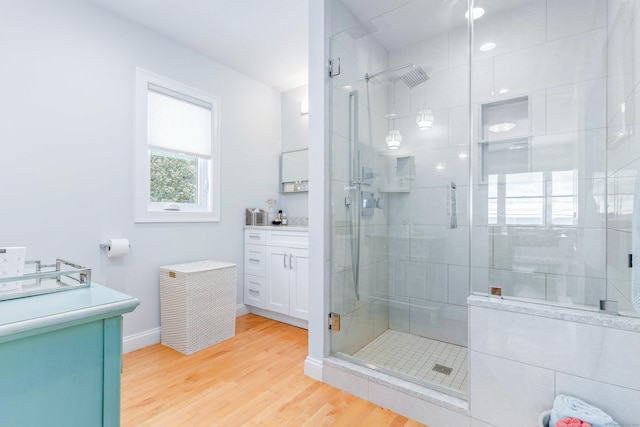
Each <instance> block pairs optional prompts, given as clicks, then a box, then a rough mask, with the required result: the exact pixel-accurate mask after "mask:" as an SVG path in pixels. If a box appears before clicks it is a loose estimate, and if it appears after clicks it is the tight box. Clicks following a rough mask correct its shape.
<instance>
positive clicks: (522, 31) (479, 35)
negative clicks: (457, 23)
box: [473, 0, 546, 60]
mask: <svg viewBox="0 0 640 427" xmlns="http://www.w3.org/2000/svg"><path fill="white" fill-rule="evenodd" d="M485 7H486V9H487V13H486V14H485V16H484V17H483V18H482V19H478V20H476V21H474V46H473V48H474V50H473V56H474V59H480V60H481V59H485V58H489V57H493V56H498V55H504V54H505V53H508V52H513V51H516V50H522V49H524V48H527V47H530V46H534V45H539V44H542V43H544V42H545V28H546V16H545V12H546V4H545V1H541V0H536V1H530V2H526V3H521V4H520V5H519V7H516V8H513V9H511V10H508V11H506V12H503V13H501V14H495V12H494V10H492V9H491V5H490V4H487V5H486V6H485ZM488 42H493V43H495V44H496V47H495V48H494V49H493V50H490V51H488V52H481V51H480V50H479V47H480V46H482V45H483V44H485V43H488Z"/></svg>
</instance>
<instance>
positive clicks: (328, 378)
mask: <svg viewBox="0 0 640 427" xmlns="http://www.w3.org/2000/svg"><path fill="white" fill-rule="evenodd" d="M322 381H323V382H325V383H327V384H329V385H330V386H332V387H336V388H339V389H340V390H344V391H346V392H347V393H351V394H353V395H354V396H358V397H359V398H361V399H365V400H368V399H369V381H368V380H366V379H365V378H362V377H359V376H357V375H353V374H350V373H348V372H345V371H343V370H342V369H337V368H334V367H333V366H328V365H326V364H325V365H324V366H323V368H322Z"/></svg>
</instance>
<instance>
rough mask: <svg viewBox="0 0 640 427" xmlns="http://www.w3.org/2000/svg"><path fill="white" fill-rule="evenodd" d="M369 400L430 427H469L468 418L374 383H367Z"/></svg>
mask: <svg viewBox="0 0 640 427" xmlns="http://www.w3.org/2000/svg"><path fill="white" fill-rule="evenodd" d="M369 398H370V401H371V402H372V403H374V404H376V405H380V406H382V407H384V408H389V409H391V410H392V411H394V412H396V413H398V414H400V415H404V416H405V417H407V418H410V419H412V420H416V421H418V422H419V423H423V424H425V425H429V426H430V427H469V425H470V420H469V416H467V415H463V414H460V413H458V412H454V411H452V410H449V409H446V408H443V407H442V406H438V405H434V404H433V403H430V402H427V401H425V400H422V399H418V398H417V397H415V396H412V395H409V394H407V393H402V392H400V391H398V390H394V389H392V388H389V387H385V386H384V385H381V384H377V383H375V382H370V383H369Z"/></svg>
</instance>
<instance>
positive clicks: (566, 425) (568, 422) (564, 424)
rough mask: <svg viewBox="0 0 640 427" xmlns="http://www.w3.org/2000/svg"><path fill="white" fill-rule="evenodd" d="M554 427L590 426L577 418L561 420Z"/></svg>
mask: <svg viewBox="0 0 640 427" xmlns="http://www.w3.org/2000/svg"><path fill="white" fill-rule="evenodd" d="M556 427H591V424H589V423H587V422H584V421H582V420H579V419H577V418H562V419H560V420H558V422H557V423H556Z"/></svg>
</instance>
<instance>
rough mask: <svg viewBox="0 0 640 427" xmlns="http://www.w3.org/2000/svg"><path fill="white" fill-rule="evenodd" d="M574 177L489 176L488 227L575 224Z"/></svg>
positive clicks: (560, 173)
mask: <svg viewBox="0 0 640 427" xmlns="http://www.w3.org/2000/svg"><path fill="white" fill-rule="evenodd" d="M575 175H576V174H575V171H573V170H567V171H552V172H525V173H512V174H493V175H489V176H488V179H487V186H488V188H487V191H488V193H487V214H488V224H489V225H532V226H558V225H560V226H572V225H575V224H576V221H577V213H576V208H577V207H576V203H577V197H576V192H577V188H576V186H577V184H576V182H575V181H576V178H575Z"/></svg>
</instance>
